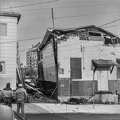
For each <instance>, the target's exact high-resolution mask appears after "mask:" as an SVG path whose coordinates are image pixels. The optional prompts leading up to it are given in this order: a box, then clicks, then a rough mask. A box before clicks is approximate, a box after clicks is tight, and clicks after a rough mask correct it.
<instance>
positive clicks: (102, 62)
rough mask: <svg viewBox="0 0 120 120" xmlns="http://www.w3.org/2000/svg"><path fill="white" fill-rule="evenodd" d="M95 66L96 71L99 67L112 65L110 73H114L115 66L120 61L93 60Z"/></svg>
mask: <svg viewBox="0 0 120 120" xmlns="http://www.w3.org/2000/svg"><path fill="white" fill-rule="evenodd" d="M92 63H93V66H94V67H95V68H94V70H93V71H94V73H95V71H96V69H97V68H98V67H112V69H111V70H110V73H112V71H113V68H114V66H119V64H118V63H116V62H114V61H112V60H92Z"/></svg>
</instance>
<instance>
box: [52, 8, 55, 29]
mask: <svg viewBox="0 0 120 120" xmlns="http://www.w3.org/2000/svg"><path fill="white" fill-rule="evenodd" d="M51 11H52V23H53V28H54V27H55V25H54V13H53V8H51Z"/></svg>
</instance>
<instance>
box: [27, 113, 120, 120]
mask: <svg viewBox="0 0 120 120" xmlns="http://www.w3.org/2000/svg"><path fill="white" fill-rule="evenodd" d="M26 119H27V120H120V114H83V113H78V114H76V113H59V114H57V113H54V114H51V113H45V114H44V113H41V114H26Z"/></svg>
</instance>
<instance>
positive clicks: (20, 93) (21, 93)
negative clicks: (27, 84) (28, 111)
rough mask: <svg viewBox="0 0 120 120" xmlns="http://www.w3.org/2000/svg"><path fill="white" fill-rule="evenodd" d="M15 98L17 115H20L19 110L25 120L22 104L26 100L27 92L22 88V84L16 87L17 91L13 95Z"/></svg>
mask: <svg viewBox="0 0 120 120" xmlns="http://www.w3.org/2000/svg"><path fill="white" fill-rule="evenodd" d="M15 98H16V102H17V113H20V110H21V114H22V116H23V117H24V118H25V113H24V103H25V101H26V100H27V92H26V90H25V89H24V88H23V86H22V84H19V85H18V89H17V90H16V93H15Z"/></svg>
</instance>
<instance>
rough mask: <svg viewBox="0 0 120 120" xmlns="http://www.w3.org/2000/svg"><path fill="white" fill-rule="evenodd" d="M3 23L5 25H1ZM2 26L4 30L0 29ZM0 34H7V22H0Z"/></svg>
mask: <svg viewBox="0 0 120 120" xmlns="http://www.w3.org/2000/svg"><path fill="white" fill-rule="evenodd" d="M3 25H5V26H4V27H3ZM3 28H4V30H2V29H3ZM0 36H7V23H4V22H0Z"/></svg>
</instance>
